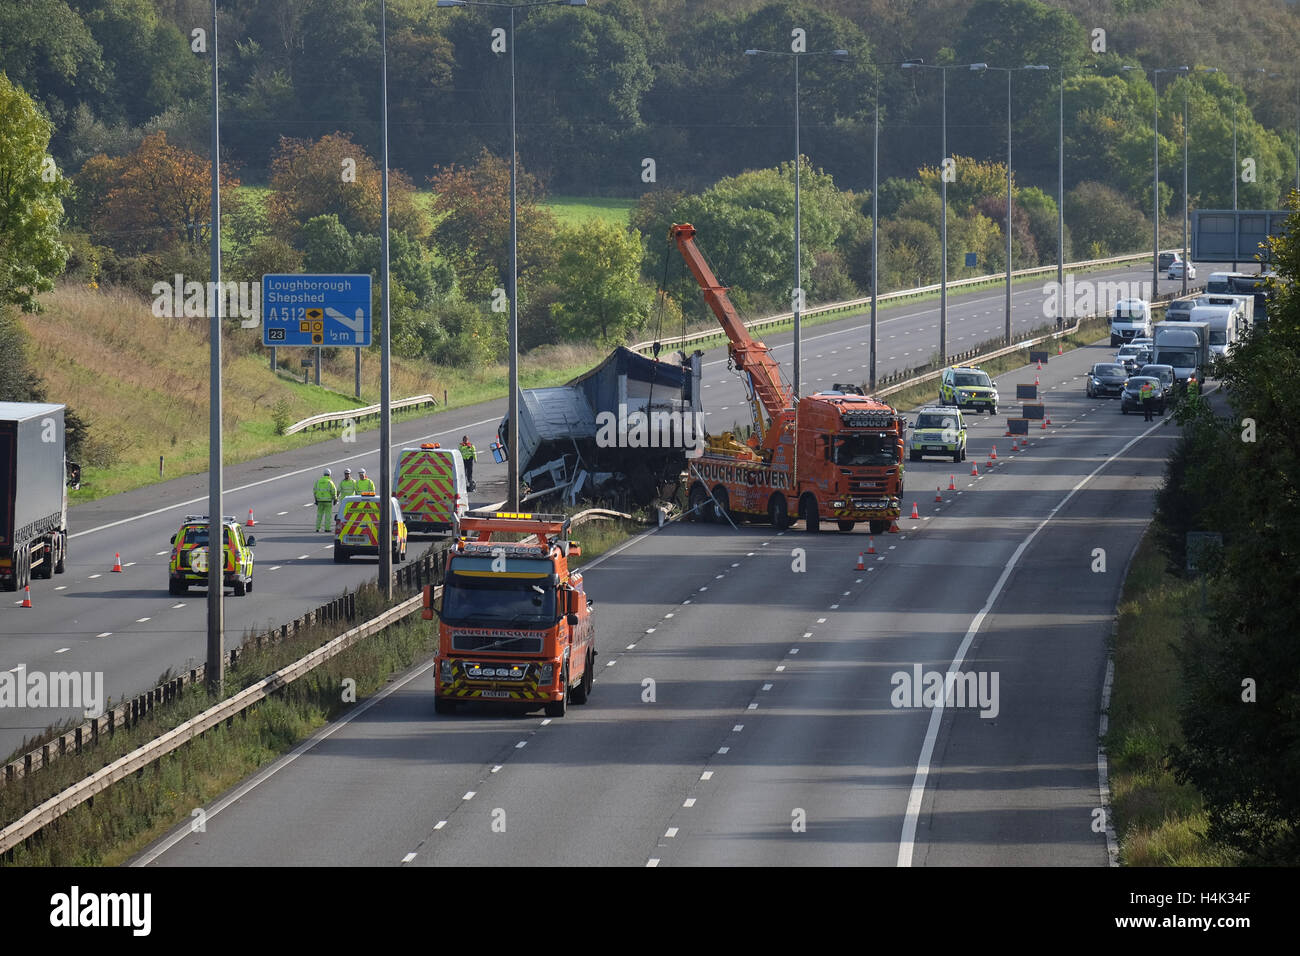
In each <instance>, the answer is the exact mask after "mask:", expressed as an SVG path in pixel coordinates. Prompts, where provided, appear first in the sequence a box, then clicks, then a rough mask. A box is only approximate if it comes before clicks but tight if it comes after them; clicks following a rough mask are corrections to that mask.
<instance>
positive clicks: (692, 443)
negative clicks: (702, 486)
mask: <svg viewBox="0 0 1300 956" xmlns="http://www.w3.org/2000/svg"><path fill="white" fill-rule="evenodd" d="M701 355H702V353H701V352H699V351H696V352H695V353H694V354H692V355H689V356H688V355H686V354H685V353H684V352H677V353H675V354H674V355H673V359H674V361H660V360H657V359H652V358H647V357H645V356H644V355H640V354H638V353H636V352H633V351H632V350H631V349H627V348H622V347H620V348H618V349H616V350H614V352H613V353H611V354H610V356H609V357H608V358H607V359H605V361H604V362H602V363H601V364H600V365H598V366H596V367H595V368H593V369H592V370H591V371H589V372H586V373H585V374H583V375H580V376H579V377H578V378H575V379H574V380H573V381H571V382H569V383H568V384H567V385H561V386H558V387H555V388H530V389H521V390H520V393H519V395H520V401H519V418H520V422H521V425H520V428H519V477H520V482H521V483H522V484H523V485H524V490H523V494H521V496H520V504H521V506H523V505H528V506H530V507H537V505H538V503H539V502H541V501H546V500H549V501H551V502H553V503H555V504H561V503H563V504H575V503H576V502H578V501H582V500H603V501H608V502H610V503H612V504H613V505H615V506H616V507H622V508H624V509H626V508H629V507H635V506H638V505H645V504H649V503H650V502H651V501H653V500H655V499H656V498H670V497H672V496H673V495H674V494H675V493H676V491H677V484H678V482H679V481H680V480H681V476H682V474H683V473H684V472H685V471H686V462H687V459H688V458H690V457H695V456H698V455H699V453H700V450H701V449H702V448H703V446H704V441H705V439H704V426H703V421H704V416H703V412H702V410H701V406H700V359H701ZM509 429H510V419H509V416H508V415H507V416H506V417H505V418H502V419H501V424H500V425H499V426H498V428H497V436H498V438H499V440H500V448H501V449H508V448H509V446H510V443H509V434H510V433H509ZM496 450H497V449H494V452H495V451H496ZM507 453H508V452H507Z"/></svg>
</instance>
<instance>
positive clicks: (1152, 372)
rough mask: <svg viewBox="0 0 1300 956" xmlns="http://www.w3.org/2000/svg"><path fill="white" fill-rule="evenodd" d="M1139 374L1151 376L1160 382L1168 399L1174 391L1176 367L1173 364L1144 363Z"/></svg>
mask: <svg viewBox="0 0 1300 956" xmlns="http://www.w3.org/2000/svg"><path fill="white" fill-rule="evenodd" d="M1138 375H1145V376H1149V377H1150V378H1154V379H1156V380H1157V381H1158V382H1159V383H1160V388H1161V389H1162V390H1163V392H1164V395H1163V397H1164V398H1165V400H1166V401H1167V400H1168V399H1169V396H1170V395H1171V394H1173V391H1174V367H1173V366H1172V365H1143V366H1142V367H1141V368H1140V369H1138Z"/></svg>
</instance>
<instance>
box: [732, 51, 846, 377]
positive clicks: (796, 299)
mask: <svg viewBox="0 0 1300 956" xmlns="http://www.w3.org/2000/svg"><path fill="white" fill-rule="evenodd" d="M745 56H788V57H790V58H791V59H792V60H794V294H793V295H792V296H791V303H790V304H791V305H792V306H793V309H792V310H791V311H792V312H793V313H794V374H793V376H792V378H793V379H794V383H793V384H794V400H795V402H798V401H799V386H800V379H801V375H800V372H801V368H802V365H801V357H800V339H801V337H802V325H801V323H800V317H801V314H802V312H803V269H802V265H803V264H802V262H801V261H800V250H799V237H800V219H799V167H800V166H801V165H802V163H801V162H800V153H799V58H800V57H804V56H829V57H834V58H835V59H837V60H847V59H848V58H849V51H848V50H808V51H804V52H801V53H794V52H789V53H787V52H785V51H784V50H746V51H745Z"/></svg>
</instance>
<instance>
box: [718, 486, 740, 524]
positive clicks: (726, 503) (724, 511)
mask: <svg viewBox="0 0 1300 956" xmlns="http://www.w3.org/2000/svg"><path fill="white" fill-rule="evenodd" d="M728 516H730V517H731V520H732V521H735V520H736V519H735V516H734V515H732V514H731V498H730V497H729V496H728V495H727V489H726V488H724V487H722V485H717V486H716V487H715V488H714V489H713V520H714V521H716V522H718V523H719V524H726V523H727V517H728Z"/></svg>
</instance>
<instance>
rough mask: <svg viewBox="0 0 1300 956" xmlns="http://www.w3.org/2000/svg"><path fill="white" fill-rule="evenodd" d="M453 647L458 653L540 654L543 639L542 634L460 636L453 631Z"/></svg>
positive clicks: (461, 634) (462, 634)
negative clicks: (480, 651)
mask: <svg viewBox="0 0 1300 956" xmlns="http://www.w3.org/2000/svg"><path fill="white" fill-rule="evenodd" d="M489 645H490V646H489ZM451 647H452V650H456V651H479V650H484V649H487V650H491V651H502V652H507V651H509V652H513V653H516V654H540V653H541V652H542V637H541V635H540V634H464V633H460V634H458V633H456V632H455V631H453V632H452V635H451Z"/></svg>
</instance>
